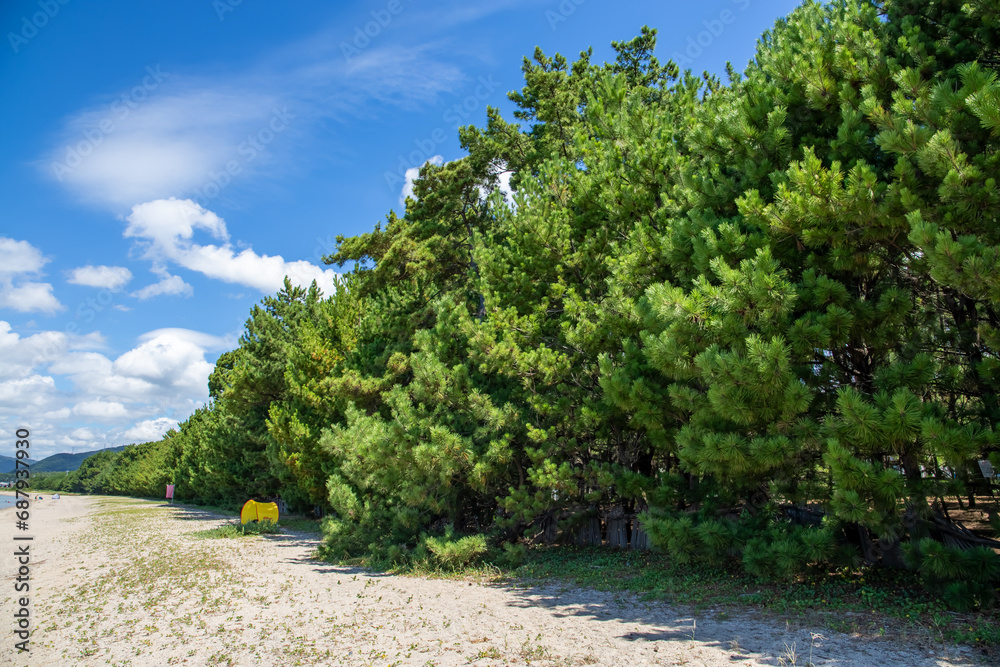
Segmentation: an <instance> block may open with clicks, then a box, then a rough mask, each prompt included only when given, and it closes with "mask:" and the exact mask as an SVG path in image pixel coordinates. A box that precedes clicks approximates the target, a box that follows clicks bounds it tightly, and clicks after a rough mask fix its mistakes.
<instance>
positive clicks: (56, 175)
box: [38, 17, 467, 210]
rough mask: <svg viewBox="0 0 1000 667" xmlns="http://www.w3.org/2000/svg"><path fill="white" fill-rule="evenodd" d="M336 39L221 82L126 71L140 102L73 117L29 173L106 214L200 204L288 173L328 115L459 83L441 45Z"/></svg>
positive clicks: (410, 102)
mask: <svg viewBox="0 0 1000 667" xmlns="http://www.w3.org/2000/svg"><path fill="white" fill-rule="evenodd" d="M368 18H370V17H368ZM342 31H343V26H342V25H338V26H337V27H336V29H334V30H328V31H325V32H320V33H317V34H316V35H314V36H313V38H311V39H306V40H297V41H296V42H295V43H294V44H292V45H290V46H288V47H286V48H283V49H279V50H277V51H275V52H274V53H272V54H271V55H270V56H266V57H265V59H264V60H263V61H262V62H261V63H260V64H259V65H257V66H255V67H254V68H252V69H248V70H245V71H243V72H230V73H227V75H226V78H225V79H222V78H221V77H220V78H215V79H209V78H204V77H202V78H196V77H192V76H188V75H185V74H184V73H171V74H170V75H166V74H162V73H161V74H160V77H159V78H160V79H162V83H161V82H159V81H155V82H154V81H153V80H152V79H150V76H149V75H147V74H146V73H145V72H137V73H136V75H137V82H139V81H144V82H145V81H146V80H149V84H150V85H149V86H148V87H147V88H146V90H145V92H142V93H141V95H140V97H141V99H140V98H136V97H133V93H126V94H125V95H120V96H118V97H117V98H115V99H113V100H112V99H110V98H109V99H108V100H107V101H105V102H104V103H100V104H95V105H93V106H90V107H88V108H84V109H81V110H79V111H78V112H77V113H76V114H74V115H72V116H71V117H70V118H69V119H68V120H67V122H66V123H65V125H64V127H63V128H62V131H61V132H60V136H59V140H58V142H57V143H56V144H55V145H54V146H53V147H52V148H51V150H49V151H47V152H46V154H45V155H44V156H43V157H42V159H40V160H39V161H38V167H39V168H40V169H41V170H42V171H43V173H45V174H46V175H48V176H49V177H50V178H52V179H53V180H55V181H56V182H58V183H59V184H61V185H62V186H64V187H66V188H68V189H70V190H71V191H73V192H75V193H77V194H78V195H79V196H80V197H81V198H82V199H84V200H86V201H90V202H92V203H97V204H103V205H107V206H110V207H111V208H112V209H115V210H122V209H125V208H127V207H128V206H131V205H133V204H135V203H136V202H143V201H152V200H154V199H164V198H168V197H191V198H195V199H199V200H202V197H203V196H204V197H207V198H209V199H211V198H213V197H214V196H218V194H219V192H218V191H215V192H214V194H210V193H209V190H213V191H214V190H215V188H216V186H217V187H218V188H219V191H221V189H223V188H225V187H227V186H228V185H229V184H230V183H231V182H234V181H242V182H246V181H248V180H252V179H253V178H254V177H255V176H256V175H259V174H260V173H263V172H264V171H266V170H269V169H270V170H276V168H277V167H279V166H280V167H281V170H282V172H284V173H288V172H289V171H290V170H291V168H293V167H294V166H296V165H297V164H299V163H301V157H293V155H295V154H294V153H293V150H292V149H294V148H296V147H299V148H301V147H303V146H306V145H313V144H312V142H310V141H309V140H308V139H306V137H308V136H309V135H310V134H311V133H314V132H315V131H316V130H317V128H320V127H322V125H323V124H324V123H326V122H328V121H329V120H330V119H331V118H332V119H334V120H340V119H343V118H345V117H350V116H368V115H370V114H371V113H372V106H373V105H374V104H378V105H383V106H384V105H386V104H389V105H395V106H400V107H403V108H415V107H418V106H420V105H424V104H428V103H434V101H435V100H436V99H437V97H438V96H439V95H441V94H443V93H450V92H453V91H454V90H455V88H456V86H457V85H458V84H460V83H461V82H463V81H465V80H466V79H467V76H466V75H465V74H464V73H463V72H462V68H461V67H459V66H457V65H455V64H454V63H453V62H450V61H449V57H450V56H452V55H453V52H452V51H451V50H449V48H448V44H447V43H446V42H443V41H442V42H439V43H431V44H421V45H417V46H406V45H402V44H399V43H398V42H397V41H394V40H384V41H383V42H381V43H379V44H373V45H371V46H369V47H368V48H365V49H363V50H361V51H360V53H359V55H358V57H354V58H351V59H350V60H348V59H345V58H344V54H343V53H342V50H341V48H340V42H341V41H342V37H343V35H340V36H336V35H335V33H342ZM145 86H146V83H144V84H143V86H136V88H142V87H145ZM136 88H132V90H133V91H134V90H136ZM279 136H280V140H279V139H278V137H279ZM230 164H235V165H236V167H235V168H233V169H230V168H229V165H230ZM273 173H277V172H276V171H273ZM213 182H214V183H215V185H214V186H213V185H211V184H212V183H213Z"/></svg>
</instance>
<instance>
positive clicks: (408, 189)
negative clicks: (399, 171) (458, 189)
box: [399, 155, 444, 206]
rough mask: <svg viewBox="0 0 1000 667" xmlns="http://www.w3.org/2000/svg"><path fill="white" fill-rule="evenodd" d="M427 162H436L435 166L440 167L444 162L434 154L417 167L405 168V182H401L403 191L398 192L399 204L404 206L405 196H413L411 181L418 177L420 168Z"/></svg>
mask: <svg viewBox="0 0 1000 667" xmlns="http://www.w3.org/2000/svg"><path fill="white" fill-rule="evenodd" d="M428 162H430V163H431V164H436V165H437V166H439V167H440V166H441V165H442V164H444V158H443V157H442V156H440V155H435V156H434V157H432V158H430V159H429V160H427V161H426V162H424V163H423V164H422V165H420V166H419V167H410V168H409V169H407V170H406V182H405V183H403V191H402V192H401V193H399V205H400V206H405V205H406V198H407V197H412V196H413V183H414V182H415V181H416V180H417V179H418V178H420V170H421V169H422V168H423V166H424V164H427V163H428Z"/></svg>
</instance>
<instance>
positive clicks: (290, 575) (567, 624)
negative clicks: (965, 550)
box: [0, 495, 981, 667]
mask: <svg viewBox="0 0 1000 667" xmlns="http://www.w3.org/2000/svg"><path fill="white" fill-rule="evenodd" d="M45 498H46V499H45V500H43V501H39V502H33V503H32V508H31V511H32V517H31V526H30V530H29V531H28V534H30V535H33V537H34V540H33V541H32V542H31V544H32V547H31V549H32V562H31V577H32V587H33V591H32V592H33V596H32V600H33V602H32V605H33V606H32V613H33V620H34V628H35V631H34V634H33V636H32V639H31V642H32V652H31V654H30V656H27V657H26V656H24V655H16V654H15V651H14V647H13V645H14V641H15V638H14V637H13V635H12V634H9V633H5V634H4V638H3V642H4V646H3V647H2V649H0V660H2V663H3V664H17V665H60V666H63V665H106V664H111V665H157V666H159V665H182V664H183V665H260V664H263V665H381V666H385V665H442V666H443V665H483V666H486V665H525V664H531V665H704V666H708V667H714V666H719V665H780V664H789V665H791V664H795V665H805V664H807V663H808V662H809V661H810V660H811V661H812V662H813V663H814V664H815V665H843V666H848V665H850V666H858V667H866V666H872V667H874V666H876V665H877V666H879V667H888V666H895V665H906V666H913V667H923V666H930V665H972V664H977V663H978V664H981V661H979V660H977V659H976V656H975V653H974V652H973V651H972V650H970V649H968V648H959V647H947V646H941V645H937V646H933V645H932V646H931V647H930V648H919V647H918V645H917V644H915V643H907V644H905V645H901V644H897V643H893V642H890V641H874V640H861V639H860V638H857V637H852V636H849V635H843V634H837V633H834V632H830V631H824V632H823V633H822V634H823V635H824V637H823V638H814V637H813V636H812V633H811V632H810V630H809V629H808V628H804V629H796V628H794V627H791V628H789V627H787V626H786V625H785V624H779V623H776V622H775V621H773V620H767V619H763V618H754V615H753V614H752V613H749V612H748V613H746V614H744V615H743V616H742V617H739V618H733V617H728V618H726V619H725V620H718V619H719V616H720V615H719V614H717V613H715V612H713V611H711V610H709V611H706V612H703V613H701V614H699V615H697V616H696V617H693V616H691V615H690V613H689V612H684V611H679V610H677V609H675V608H671V607H670V606H667V605H664V604H661V603H646V602H641V601H638V600H636V599H634V598H632V597H630V596H623V595H621V594H618V595H615V594H609V593H600V592H594V591H589V590H580V589H576V588H570V589H568V590H567V588H566V587H552V588H539V587H524V586H523V585H522V586H520V587H515V586H512V585H479V584H473V583H469V582H462V581H453V580H441V579H424V578H417V577H401V576H392V575H384V574H378V573H370V572H366V571H363V570H357V569H350V568H343V567H335V566H332V565H330V564H328V563H324V562H320V561H316V560H313V559H312V557H311V555H312V553H313V551H314V550H315V547H316V538H315V537H314V536H309V535H276V536H260V537H253V538H241V539H228V540H226V539H210V540H206V539H196V538H194V537H192V536H191V533H192V532H194V531H199V530H204V529H207V528H212V527H215V526H218V525H221V524H222V523H224V522H225V521H226V519H224V518H222V517H219V516H216V515H213V514H210V513H207V512H202V511H197V510H192V509H190V508H185V507H182V506H169V505H165V504H163V503H154V502H147V501H135V500H126V499H109V498H81V497H72V496H69V497H67V496H64V497H63V498H62V499H60V500H51V499H50V497H49V496H48V495H46V496H45ZM14 522H15V517H14V516H13V514H12V512H11V511H3V512H0V540H2V541H3V544H4V545H8V546H5V548H4V551H5V552H7V553H8V554H12V553H13V548H12V547H10V546H9V545H13V544H15V542H14V541H13V536H14V533H15V532H19V531H16V530H15V526H14ZM19 534H22V533H20V532H19ZM15 570H16V563H15V560H14V558H13V557H12V556H10V555H8V556H7V557H5V558H3V559H2V572H3V577H4V580H5V582H6V583H4V586H5V587H6V590H5V595H4V597H3V610H2V613H3V614H4V617H5V618H7V619H11V618H12V614H13V610H14V601H13V599H12V598H13V579H14V577H15ZM8 627H10V624H9V623H8ZM810 653H811V657H810Z"/></svg>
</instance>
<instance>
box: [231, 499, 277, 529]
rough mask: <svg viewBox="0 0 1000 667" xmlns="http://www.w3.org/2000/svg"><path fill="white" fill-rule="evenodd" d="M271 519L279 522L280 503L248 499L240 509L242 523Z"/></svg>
mask: <svg viewBox="0 0 1000 667" xmlns="http://www.w3.org/2000/svg"><path fill="white" fill-rule="evenodd" d="M264 519H270V520H271V521H273V522H275V523H278V505H277V504H275V503H258V502H255V501H253V500H248V501H246V503H244V505H243V509H241V510H240V523H247V522H248V521H263V520H264Z"/></svg>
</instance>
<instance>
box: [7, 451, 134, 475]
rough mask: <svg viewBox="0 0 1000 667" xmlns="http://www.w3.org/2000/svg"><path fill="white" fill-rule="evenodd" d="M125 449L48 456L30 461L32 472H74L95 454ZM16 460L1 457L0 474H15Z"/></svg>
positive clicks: (9, 457)
mask: <svg viewBox="0 0 1000 667" xmlns="http://www.w3.org/2000/svg"><path fill="white" fill-rule="evenodd" d="M123 449H125V446H124V445H122V446H120V447H108V449H106V450H104V449H97V450H95V451H92V452H80V453H79V454H67V453H65V452H64V453H61V454H53V455H52V456H47V457H45V458H44V459H42V460H40V461H33V460H31V459H28V461H29V465H30V466H31V472H73V471H74V470H76V469H77V468H79V467H80V464H81V463H83V462H84V461H86V460H87V459H88V458H90V457H91V456H93V455H94V454H100V453H101V452H103V451H112V452H120V451H121V450H123ZM14 460H15V459H14V457H12V456H0V473H8V472H14V470H15V468H16V466H17V464H16V463H14Z"/></svg>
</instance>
